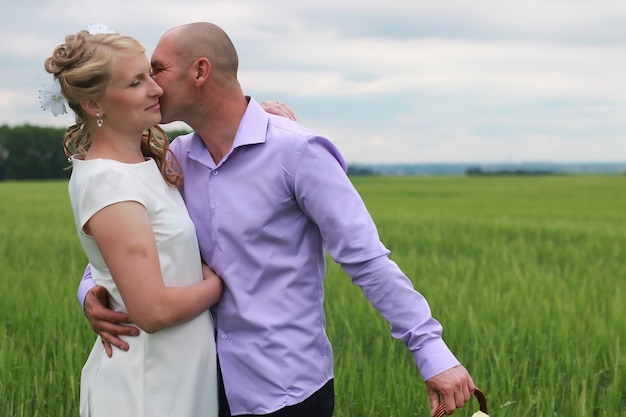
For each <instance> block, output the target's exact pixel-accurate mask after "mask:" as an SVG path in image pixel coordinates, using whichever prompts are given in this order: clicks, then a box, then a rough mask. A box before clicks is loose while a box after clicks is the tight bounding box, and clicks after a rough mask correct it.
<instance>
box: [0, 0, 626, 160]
mask: <svg viewBox="0 0 626 417" xmlns="http://www.w3.org/2000/svg"><path fill="white" fill-rule="evenodd" d="M199 20H203V21H210V22H213V23H216V24H218V25H219V26H221V27H222V28H224V29H225V30H226V31H227V32H228V33H229V34H230V35H231V38H232V39H233V42H234V43H235V46H236V47H237V49H238V51H239V55H240V74H239V78H240V81H241V83H242V86H243V88H244V91H245V92H246V93H247V94H249V95H252V96H254V97H255V98H256V99H258V100H259V101H261V100H272V99H277V100H281V101H285V102H287V103H288V104H289V105H290V106H291V107H292V108H293V109H294V110H295V112H296V113H297V115H298V117H299V120H300V122H301V123H303V124H305V125H307V126H309V127H311V128H313V129H315V130H317V131H318V132H319V133H321V134H324V135H325V136H328V137H329V138H330V139H332V140H333V141H334V142H335V143H336V144H337V145H338V146H339V148H340V149H341V150H342V152H343V153H344V156H345V157H346V159H347V160H348V162H351V163H423V162H472V163H488V162H516V163H517V162H534V161H541V162H611V161H613V162H624V161H626V1H624V0H598V1H588V0H554V1H553V0H526V1H517V0H516V1H513V0H474V1H471V0H441V1H434V0H385V1H369V0H362V1H360V2H355V1H348V0H332V1H331V0H317V1H302V0H290V1H286V0H223V1H211V0H176V1H174V0H169V1H166V0H151V1H147V0H125V1H122V0H107V1H103V0H99V1H94V0H56V1H49V0H20V1H16V2H11V3H10V6H9V0H2V5H1V6H0V39H2V41H1V42H0V55H1V56H2V59H1V60H0V124H8V125H11V126H14V125H19V124H23V123H31V124H36V125H44V126H67V125H68V124H71V123H72V117H69V116H67V117H57V118H54V117H53V116H52V115H51V114H50V113H46V112H44V111H42V110H41V109H40V107H39V101H38V90H39V88H41V86H42V85H43V84H45V83H48V82H49V81H50V80H51V77H50V76H49V75H48V74H47V73H46V72H45V71H44V69H43V61H44V60H45V58H46V57H48V56H49V55H50V54H51V52H52V49H53V48H54V47H55V46H56V45H57V44H59V43H61V42H62V41H63V38H64V36H65V35H66V34H68V33H73V32H76V31H78V30H80V29H82V28H84V27H85V26H86V24H87V23H88V22H106V23H108V24H109V25H110V26H111V27H112V28H113V29H115V30H116V31H118V32H121V33H125V34H129V35H132V36H134V37H136V38H137V39H139V40H140V41H141V42H142V43H144V45H146V47H147V49H148V54H150V53H151V52H152V50H153V49H154V46H155V45H156V43H157V41H158V38H159V37H160V35H161V34H162V33H163V32H164V31H165V30H166V29H168V28H170V27H172V26H176V25H179V24H183V23H188V22H193V21H199ZM169 127H181V126H180V125H178V126H175V125H170V126H169ZM166 128H168V126H166Z"/></svg>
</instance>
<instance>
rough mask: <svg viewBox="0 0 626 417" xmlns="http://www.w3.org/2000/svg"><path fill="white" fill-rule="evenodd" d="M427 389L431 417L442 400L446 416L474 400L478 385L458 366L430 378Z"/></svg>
mask: <svg viewBox="0 0 626 417" xmlns="http://www.w3.org/2000/svg"><path fill="white" fill-rule="evenodd" d="M426 389H427V390H428V396H429V397H430V407H431V416H434V415H435V411H436V410H437V408H438V407H439V404H440V403H441V402H442V399H443V403H444V404H445V407H446V414H452V413H453V412H454V410H456V409H457V408H460V407H463V405H464V404H465V403H466V402H468V401H469V400H470V399H471V398H472V394H473V393H474V390H475V389H476V385H474V381H472V377H471V376H470V374H469V373H468V372H467V370H466V369H465V368H464V367H463V366H461V365H458V366H455V367H454V368H450V369H448V370H447V371H444V372H442V373H440V374H438V375H435V376H434V377H432V378H430V379H429V380H428V381H426Z"/></svg>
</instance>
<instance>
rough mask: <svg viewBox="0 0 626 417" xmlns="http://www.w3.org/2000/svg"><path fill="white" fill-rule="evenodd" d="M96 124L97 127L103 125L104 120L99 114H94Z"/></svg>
mask: <svg viewBox="0 0 626 417" xmlns="http://www.w3.org/2000/svg"><path fill="white" fill-rule="evenodd" d="M96 124H97V125H98V127H102V125H103V124H104V120H102V116H100V113H96Z"/></svg>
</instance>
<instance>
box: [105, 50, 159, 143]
mask: <svg viewBox="0 0 626 417" xmlns="http://www.w3.org/2000/svg"><path fill="white" fill-rule="evenodd" d="M112 75H113V77H112V80H111V83H110V84H109V86H108V87H107V90H106V93H105V95H104V97H103V98H102V100H100V105H101V107H102V109H103V112H104V123H105V125H106V126H107V127H108V128H112V129H116V130H120V131H123V132H128V133H133V134H134V133H137V132H143V131H144V130H146V129H148V128H150V127H153V126H155V125H157V124H158V123H159V122H160V121H161V108H160V106H159V97H161V95H162V94H163V90H162V89H161V87H159V85H158V84H157V83H156V82H154V80H153V79H152V77H150V63H149V62H148V59H147V58H146V56H145V54H143V53H140V54H136V55H128V56H125V55H120V56H118V57H117V58H116V59H115V60H114V61H113V68H112Z"/></svg>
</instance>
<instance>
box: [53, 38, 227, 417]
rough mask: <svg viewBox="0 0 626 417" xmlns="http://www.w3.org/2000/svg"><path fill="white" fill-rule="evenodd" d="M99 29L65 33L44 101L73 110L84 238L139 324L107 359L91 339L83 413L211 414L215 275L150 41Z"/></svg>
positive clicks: (75, 200)
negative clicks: (192, 211) (173, 144)
mask: <svg viewBox="0 0 626 417" xmlns="http://www.w3.org/2000/svg"><path fill="white" fill-rule="evenodd" d="M100 32H102V31H101V30H100ZM104 32H107V33H97V34H94V33H90V31H81V32H79V33H77V34H75V35H68V36H67V37H66V38H65V42H64V43H63V44H61V45H59V46H58V47H57V48H55V50H54V53H53V54H52V56H51V57H49V58H48V59H47V60H46V62H45V68H46V70H47V71H48V72H49V73H51V74H53V78H54V80H55V83H56V85H57V87H58V88H60V91H59V92H57V93H56V94H55V93H52V94H49V95H48V97H47V99H48V100H47V101H46V100H45V99H46V98H45V97H44V101H42V104H43V105H44V108H46V107H48V108H50V109H51V110H53V112H54V113H55V114H58V113H59V112H62V111H64V110H65V109H64V108H63V105H64V102H65V101H67V104H68V105H69V107H70V108H71V109H72V110H73V111H74V113H75V115H76V125H74V126H72V127H70V128H68V130H67V133H66V135H65V139H64V147H65V151H66V153H67V155H68V156H70V157H71V161H72V174H71V179H70V182H69V195H70V200H71V203H72V208H73V211H74V218H75V223H76V228H77V231H78V235H79V239H80V242H81V244H82V247H83V249H84V251H85V254H86V255H87V258H88V259H89V262H90V264H91V271H92V275H93V277H94V279H95V281H96V283H97V284H99V285H101V286H104V287H105V288H106V289H107V290H108V293H109V301H110V303H111V305H112V306H113V308H114V310H116V311H119V312H123V313H127V314H128V315H129V316H130V319H131V321H132V322H133V323H134V324H135V325H136V326H137V327H139V328H140V335H139V337H128V338H126V339H127V342H128V344H129V345H130V349H129V350H128V351H126V352H122V351H120V352H116V353H115V354H114V355H113V356H112V357H109V356H108V355H107V353H106V352H105V349H104V346H103V343H102V340H101V339H100V337H98V340H96V343H95V344H94V347H93V349H92V351H91V354H90V356H89V358H88V359H87V362H86V363H85V365H84V367H83V371H82V376H81V395H80V396H81V398H80V413H81V416H83V417H87V416H95V417H99V416H113V417H141V416H149V417H159V416H163V417H165V416H171V417H174V416H175V417H200V416H201V417H213V416H217V407H218V404H217V376H216V355H215V341H214V331H213V321H212V318H211V315H210V312H209V310H208V309H209V307H210V306H211V305H213V304H214V303H215V302H217V301H218V299H219V297H220V295H221V291H222V282H221V280H220V279H219V277H217V276H216V275H215V274H214V273H213V272H212V271H211V270H210V269H209V268H208V267H204V266H202V264H201V259H200V254H199V253H200V252H199V249H198V243H197V240H196V235H195V229H194V226H193V223H192V222H191V220H190V218H189V215H188V214H187V210H186V208H185V205H184V203H183V200H182V198H181V196H180V194H179V192H178V189H177V187H176V186H177V184H178V183H179V181H180V180H181V175H180V174H178V173H177V171H176V170H175V169H174V168H175V166H174V165H175V159H174V158H173V155H171V154H170V153H169V149H168V146H167V145H168V142H167V138H166V136H165V134H164V132H163V130H162V129H160V128H159V127H158V123H159V121H160V119H161V113H160V108H159V97H160V96H161V94H162V90H161V88H160V87H159V86H158V85H157V84H156V83H155V82H154V81H153V80H152V78H151V76H150V64H149V62H148V59H147V57H146V55H145V49H144V47H143V46H142V45H141V44H140V43H139V42H137V41H136V40H135V39H133V38H131V37H128V36H123V35H119V34H114V33H109V31H107V30H105V31H104ZM203 278H204V279H203Z"/></svg>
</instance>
